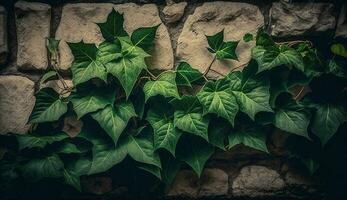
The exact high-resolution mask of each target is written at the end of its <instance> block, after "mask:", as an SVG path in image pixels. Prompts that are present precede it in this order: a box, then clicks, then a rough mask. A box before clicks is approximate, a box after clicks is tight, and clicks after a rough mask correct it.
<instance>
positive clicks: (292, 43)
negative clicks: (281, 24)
mask: <svg viewBox="0 0 347 200" xmlns="http://www.w3.org/2000/svg"><path fill="white" fill-rule="evenodd" d="M299 43H309V44H310V46H311V47H312V46H313V43H312V42H311V41H309V40H294V41H288V42H277V43H276V44H279V45H281V44H286V45H288V46H294V45H296V44H299Z"/></svg>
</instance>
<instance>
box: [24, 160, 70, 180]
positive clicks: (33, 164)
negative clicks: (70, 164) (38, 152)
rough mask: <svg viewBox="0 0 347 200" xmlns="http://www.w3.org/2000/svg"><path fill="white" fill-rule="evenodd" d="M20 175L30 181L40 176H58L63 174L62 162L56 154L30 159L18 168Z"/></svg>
mask: <svg viewBox="0 0 347 200" xmlns="http://www.w3.org/2000/svg"><path fill="white" fill-rule="evenodd" d="M20 170H21V173H22V175H23V176H24V177H25V178H27V179H30V180H31V181H34V180H35V181H38V180H40V179H42V178H60V177H62V176H63V172H64V163H63V161H62V160H61V159H60V157H59V156H58V155H56V154H53V155H49V156H47V157H43V158H35V159H31V160H30V161H29V162H28V163H26V164H24V165H22V166H21V168H20Z"/></svg>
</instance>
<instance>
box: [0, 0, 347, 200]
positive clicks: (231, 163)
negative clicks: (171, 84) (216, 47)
mask: <svg viewBox="0 0 347 200" xmlns="http://www.w3.org/2000/svg"><path fill="white" fill-rule="evenodd" d="M43 2H44V3H37V2H19V3H17V4H14V3H15V2H14V1H7V0H5V1H1V2H0V4H3V6H0V65H1V69H0V127H1V129H0V133H1V134H5V133H7V132H16V133H25V132H26V131H27V130H28V129H29V128H30V127H29V126H28V125H26V121H27V119H28V117H29V114H30V112H31V109H32V107H33V105H34V102H35V98H34V96H33V95H34V92H35V90H37V89H38V88H39V87H41V86H39V80H40V77H41V76H42V74H43V72H44V70H45V69H46V68H47V67H48V66H49V64H50V58H49V57H48V53H47V50H46V47H45V38H46V37H56V38H57V39H60V40H61V41H62V42H61V45H60V46H59V51H60V54H61V60H60V62H61V66H60V70H61V71H62V72H63V74H64V76H65V78H66V79H67V80H69V79H70V78H71V75H70V72H69V68H70V65H71V62H72V55H71V52H70V51H69V49H68V47H67V45H66V42H78V41H80V40H82V39H83V40H84V41H85V42H89V43H91V42H93V43H99V42H101V41H102V36H101V34H100V30H99V29H98V28H97V26H96V25H95V24H94V22H103V21H105V19H106V16H107V14H108V13H109V12H110V10H111V9H112V7H114V8H116V9H118V10H120V11H121V12H124V14H125V27H126V29H127V30H128V31H130V32H131V31H133V30H134V29H136V28H138V27H140V26H153V25H156V24H159V23H161V26H160V28H159V30H158V34H157V39H156V45H155V49H154V52H155V53H154V56H153V57H152V58H151V60H149V63H150V66H151V70H154V71H158V70H159V71H162V70H168V69H172V68H173V67H174V66H175V64H176V63H177V62H178V61H180V60H186V61H188V62H189V63H191V64H192V66H194V67H196V68H197V69H199V70H201V71H204V70H205V68H206V67H207V66H206V65H205V63H209V62H210V60H211V59H212V57H211V56H210V55H209V54H208V52H207V51H206V48H205V46H206V40H205V36H204V35H205V34H207V35H211V34H214V33H216V32H219V31H220V30H222V29H224V30H225V37H226V39H228V40H241V39H242V36H243V35H244V34H245V33H248V32H249V33H253V34H255V33H256V31H257V30H258V29H259V28H260V27H263V26H264V27H266V29H267V30H268V31H269V32H270V33H271V34H272V35H274V36H277V38H278V40H287V39H293V38H295V39H305V38H307V37H310V39H313V40H314V42H315V41H316V45H321V46H324V45H326V46H327V48H328V44H329V43H330V41H332V40H333V39H334V38H336V37H337V38H346V37H347V21H346V20H347V17H346V13H345V12H344V9H343V8H344V7H343V3H340V2H331V1H318V2H316V1H314V2H312V1H307V2H304V3H296V2H294V3H293V2H292V3H286V1H282V2H279V1H242V0H239V1H218V2H217V1H211V2H205V1H179V2H178V1H177V2H175V1H145V0H143V1H134V2H135V3H127V1H106V0H104V1H102V2H104V3H107V4H104V3H95V2H97V1H82V0H81V1H43ZM98 2H101V1H98ZM317 41H318V42H317ZM253 45H254V43H252V42H251V43H247V44H246V43H243V42H242V41H241V42H240V45H239V47H238V49H237V54H238V55H239V61H238V62H236V61H231V62H227V63H226V62H216V63H215V64H214V65H213V66H212V69H213V70H212V72H211V73H210V74H209V76H210V77H218V74H226V73H228V72H229V71H230V70H232V69H234V68H238V67H240V66H243V65H244V64H245V63H247V62H248V61H249V60H250V49H251V48H252V46H253ZM230 66H232V67H231V68H230ZM213 71H216V72H217V73H213ZM46 86H51V87H53V86H54V84H53V83H52V82H51V83H48V84H46V85H45V87H46ZM73 126H75V124H71V127H72V130H73ZM344 130H345V129H344ZM286 137H287V134H286V133H283V132H275V133H273V135H272V136H271V138H270V139H269V144H268V146H269V149H270V152H271V154H264V153H260V152H258V151H253V150H250V149H248V148H245V147H238V149H235V150H233V151H228V152H219V153H216V155H214V156H213V158H212V159H211V160H210V161H209V162H208V164H207V169H206V170H205V172H204V174H203V176H202V178H201V179H198V178H197V177H196V176H195V175H194V173H193V172H192V171H191V170H189V169H184V170H182V171H181V172H179V174H178V175H177V177H176V179H175V181H174V183H173V185H172V186H171V188H169V189H168V190H167V193H166V195H165V198H172V199H177V198H178V197H183V196H185V197H190V198H196V197H209V198H212V197H213V198H217V197H218V198H222V197H223V198H229V197H233V198H236V197H247V198H248V197H255V198H265V199H269V198H282V199H289V198H294V199H302V198H304V199H322V197H323V196H325V195H327V193H328V194H333V195H335V197H341V198H342V195H344V185H345V184H344V183H343V180H346V179H341V178H340V177H346V175H345V173H343V171H344V170H345V169H344V170H342V169H343V167H345V164H343V162H341V163H342V164H341V163H339V162H340V158H341V157H343V156H340V155H339V154H342V155H344V154H343V153H341V152H346V149H341V145H340V146H334V145H331V146H329V147H328V149H329V151H331V152H332V154H329V155H336V156H331V157H330V158H329V159H328V161H327V163H326V164H325V165H323V167H322V170H321V172H319V173H320V174H319V173H318V174H316V175H314V176H311V175H309V173H308V172H307V170H305V168H304V167H303V166H302V165H301V164H300V163H298V162H295V161H292V160H290V159H289V154H288V152H287V151H286V150H285V149H284V148H283V147H284V140H285V138H286ZM337 138H338V139H336V141H335V142H337V143H338V142H341V141H345V140H346V137H345V136H344V135H341V134H340V135H338V136H337ZM322 156H324V155H322ZM342 161H343V159H342ZM337 163H339V164H337ZM340 173H341V174H340ZM112 181H114V180H112V178H111V177H110V176H108V175H104V176H101V177H92V178H90V179H88V178H85V181H83V180H82V185H83V186H84V188H85V190H86V191H87V192H89V193H94V194H104V193H106V195H104V196H90V195H85V194H83V195H79V196H74V195H76V194H72V193H67V194H66V196H65V197H66V198H84V197H85V198H93V199H98V198H101V199H105V198H106V199H108V198H112V199H114V198H117V197H120V198H125V197H126V196H127V193H129V190H127V189H126V188H117V187H115V186H114V185H113V184H112ZM329 181H330V182H329ZM326 183H327V184H326ZM327 185H328V186H327ZM332 185H333V186H332ZM330 187H331V188H330ZM33 191H35V190H33ZM41 191H42V190H41ZM57 191H59V190H57ZM57 191H56V192H57ZM27 192H28V191H27ZM29 193H30V192H29ZM53 194H54V193H53ZM57 195H59V194H57ZM41 197H42V196H41ZM23 198H24V197H23ZM329 198H332V197H329ZM329 198H328V199H329Z"/></svg>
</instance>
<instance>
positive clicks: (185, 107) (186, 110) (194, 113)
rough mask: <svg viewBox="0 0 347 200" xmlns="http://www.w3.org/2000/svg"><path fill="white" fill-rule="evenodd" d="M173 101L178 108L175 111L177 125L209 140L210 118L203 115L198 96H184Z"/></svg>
mask: <svg viewBox="0 0 347 200" xmlns="http://www.w3.org/2000/svg"><path fill="white" fill-rule="evenodd" d="M172 103H173V104H174V107H176V108H177V110H176V111H175V113H174V124H175V127H177V128H179V129H181V130H183V131H185V132H188V133H191V134H194V135H197V136H200V137H202V138H203V139H205V140H206V141H208V124H209V119H208V118H206V117H203V113H202V107H201V105H200V103H199V100H198V98H196V97H195V96H183V97H182V99H174V100H173V101H172Z"/></svg>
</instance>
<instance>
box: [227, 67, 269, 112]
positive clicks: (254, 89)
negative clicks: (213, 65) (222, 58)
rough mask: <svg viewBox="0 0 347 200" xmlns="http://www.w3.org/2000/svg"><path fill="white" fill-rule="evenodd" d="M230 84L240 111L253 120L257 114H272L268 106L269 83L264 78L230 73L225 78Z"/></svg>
mask: <svg viewBox="0 0 347 200" xmlns="http://www.w3.org/2000/svg"><path fill="white" fill-rule="evenodd" d="M225 80H226V81H227V82H229V83H230V90H231V93H232V94H233V95H234V96H235V97H236V100H237V103H238V105H239V107H240V110H241V111H242V112H244V113H246V114H247V115H248V116H249V117H250V118H251V119H254V117H255V115H256V114H257V113H258V112H262V111H264V112H272V109H271V107H270V105H269V99H270V93H269V87H270V86H269V81H268V80H267V78H266V77H263V76H261V77H253V76H245V73H244V72H243V73H242V72H232V73H230V74H228V75H227V76H226V78H225Z"/></svg>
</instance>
